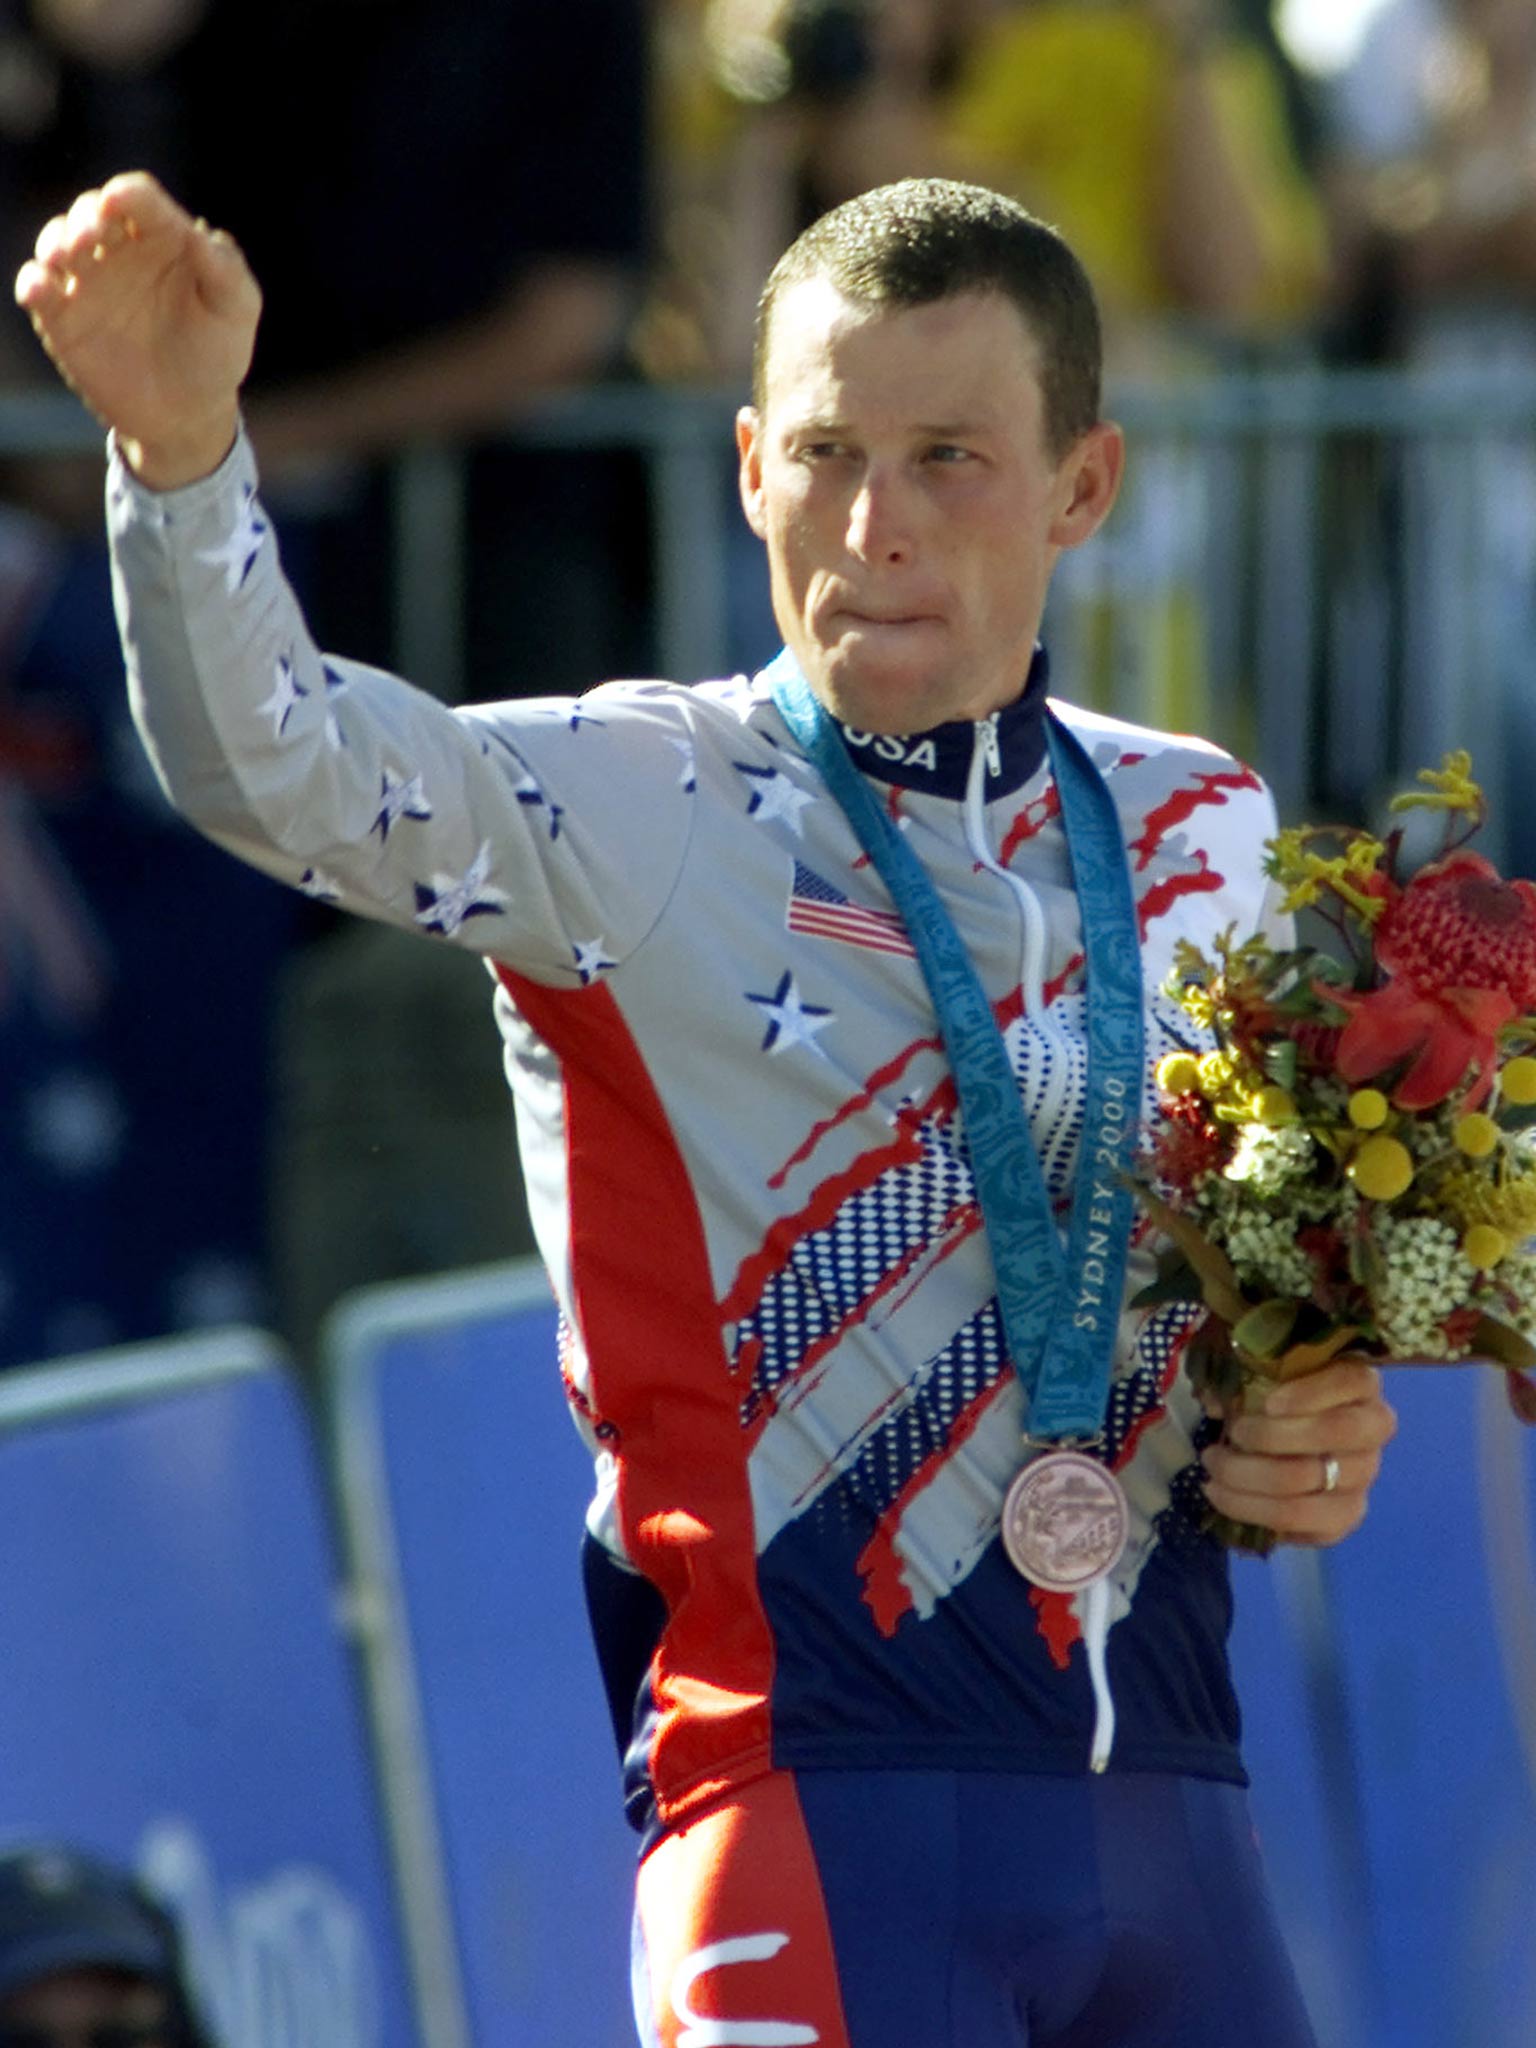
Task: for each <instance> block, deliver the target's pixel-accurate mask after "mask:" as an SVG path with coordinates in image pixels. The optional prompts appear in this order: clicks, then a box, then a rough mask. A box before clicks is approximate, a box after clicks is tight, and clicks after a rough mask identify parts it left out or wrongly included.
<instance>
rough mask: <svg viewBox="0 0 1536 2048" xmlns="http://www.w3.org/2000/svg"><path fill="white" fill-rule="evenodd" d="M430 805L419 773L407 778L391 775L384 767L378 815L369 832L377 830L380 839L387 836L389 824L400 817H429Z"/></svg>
mask: <svg viewBox="0 0 1536 2048" xmlns="http://www.w3.org/2000/svg"><path fill="white" fill-rule="evenodd" d="M431 815H432V806H431V805H430V804H429V803H428V802H427V793H426V790H425V789H424V788H423V787H422V780H421V777H420V776H419V775H413V776H411V777H410V779H409V780H407V779H406V777H405V776H403V775H402V776H398V777H396V776H393V775H391V774H390V772H389V770H388V769H387V768H386V769H385V770H384V780H383V783H382V785H381V786H380V789H379V815H378V816H377V817H376V818H375V819H374V821H373V823H372V824H371V825H370V826H369V828H368V829H369V831H370V832H377V833H378V835H379V839H380V841H381V842H382V841H384V840H386V839H388V837H389V828H390V827H391V825H397V824H399V822H400V820H401V819H402V818H415V819H418V820H420V819H423V818H430V817H431Z"/></svg>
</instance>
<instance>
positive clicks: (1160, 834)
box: [1130, 767, 1264, 868]
mask: <svg viewBox="0 0 1536 2048" xmlns="http://www.w3.org/2000/svg"><path fill="white" fill-rule="evenodd" d="M1263 786H1264V785H1263V784H1262V783H1261V782H1260V780H1259V778H1258V776H1257V775H1255V774H1254V772H1253V770H1252V769H1251V768H1243V767H1238V768H1236V769H1226V770H1218V771H1217V772H1215V773H1213V774H1207V775H1197V776H1196V777H1195V786H1194V788H1193V789H1176V790H1175V791H1174V793H1173V795H1172V796H1170V797H1167V798H1165V800H1164V801H1163V802H1162V803H1160V804H1157V805H1155V806H1154V808H1153V809H1152V810H1150V811H1148V813H1147V815H1146V819H1145V822H1144V823H1143V825H1142V828H1141V837H1140V838H1139V839H1133V840H1132V841H1131V848H1130V850H1131V852H1132V853H1134V854H1136V855H1137V856H1138V858H1137V861H1136V866H1137V867H1138V868H1144V867H1145V866H1146V865H1147V863H1148V861H1149V860H1151V858H1152V856H1153V855H1154V854H1155V853H1156V852H1157V849H1158V847H1159V846H1160V845H1161V844H1162V842H1163V840H1164V839H1165V838H1166V836H1167V835H1168V833H1170V832H1171V831H1172V830H1173V828H1174V826H1175V825H1182V824H1184V823H1185V822H1186V821H1187V820H1188V819H1190V818H1192V817H1193V816H1194V814H1195V812H1196V811H1198V810H1199V809H1200V808H1201V807H1202V805H1204V804H1224V803H1225V802H1226V800H1227V796H1226V793H1227V791H1228V790H1229V789H1262V788H1263Z"/></svg>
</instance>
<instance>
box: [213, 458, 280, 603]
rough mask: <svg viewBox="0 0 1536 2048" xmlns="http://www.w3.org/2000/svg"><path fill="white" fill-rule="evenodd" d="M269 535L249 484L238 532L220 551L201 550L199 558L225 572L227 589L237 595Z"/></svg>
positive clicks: (237, 523)
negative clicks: (236, 592)
mask: <svg viewBox="0 0 1536 2048" xmlns="http://www.w3.org/2000/svg"><path fill="white" fill-rule="evenodd" d="M266 536H267V522H266V521H265V519H263V518H262V516H261V514H260V512H258V510H257V509H256V493H255V492H254V491H253V490H252V488H251V486H250V485H249V484H247V485H246V487H245V497H244V499H243V501H242V503H241V506H240V517H239V519H238V520H237V521H236V523H235V530H234V532H233V533H232V534H231V535H230V536H229V538H228V540H225V541H221V542H220V544H219V545H218V547H216V548H199V549H198V551H197V559H198V560H199V561H200V562H207V563H208V564H209V565H210V566H211V567H214V568H219V569H222V570H223V571H224V588H225V590H226V591H227V592H228V593H229V594H230V595H231V596H233V594H234V592H235V591H237V590H238V589H239V588H240V586H241V584H242V583H244V581H245V579H246V577H247V576H249V575H250V573H251V565H252V564H253V563H254V561H255V560H256V557H257V556H258V555H259V554H260V553H261V544H262V542H263V541H264V540H265V539H266Z"/></svg>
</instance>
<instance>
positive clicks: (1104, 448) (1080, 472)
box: [1049, 420, 1125, 548]
mask: <svg viewBox="0 0 1536 2048" xmlns="http://www.w3.org/2000/svg"><path fill="white" fill-rule="evenodd" d="M1124 474H1125V436H1124V434H1123V433H1121V431H1120V429H1119V428H1118V427H1117V426H1116V425H1115V423H1114V421H1113V420H1100V421H1099V423H1098V425H1097V426H1093V427H1090V428H1089V429H1088V431H1087V433H1086V434H1084V435H1083V436H1082V438H1081V440H1079V441H1077V442H1075V443H1074V444H1073V446H1072V448H1071V450H1070V451H1069V452H1068V454H1067V456H1066V458H1065V460H1064V461H1063V463H1062V465H1061V475H1060V489H1061V496H1060V509H1059V510H1058V512H1057V514H1056V517H1055V519H1054V520H1053V521H1052V523H1051V529H1050V534H1049V538H1050V540H1051V542H1052V544H1053V545H1054V546H1056V547H1059V548H1079V547H1081V546H1082V544H1083V542H1084V541H1085V540H1088V539H1090V538H1091V537H1092V536H1093V535H1094V534H1096V533H1097V532H1098V530H1099V528H1100V527H1101V526H1102V525H1103V524H1104V522H1105V520H1106V519H1107V518H1108V517H1109V515H1110V513H1111V511H1112V510H1113V509H1114V503H1115V500H1116V498H1117V497H1118V496H1119V495H1120V479H1121V477H1122V476H1123V475H1124Z"/></svg>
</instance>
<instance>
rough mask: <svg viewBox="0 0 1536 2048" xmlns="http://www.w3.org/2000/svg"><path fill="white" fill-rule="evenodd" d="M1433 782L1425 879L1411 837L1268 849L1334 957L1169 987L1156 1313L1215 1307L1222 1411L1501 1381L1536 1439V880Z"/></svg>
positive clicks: (1197, 1362)
mask: <svg viewBox="0 0 1536 2048" xmlns="http://www.w3.org/2000/svg"><path fill="white" fill-rule="evenodd" d="M1419 781H1420V783H1421V785H1423V787H1422V788H1420V789H1419V790H1416V791H1413V792H1410V793H1408V794H1405V795H1403V796H1400V797H1398V798H1396V799H1395V800H1394V803H1393V807H1392V808H1393V810H1394V811H1395V812H1399V813H1401V812H1405V811H1410V810H1413V809H1415V808H1420V807H1422V808H1427V809H1430V810H1432V811H1435V812H1438V813H1439V814H1440V816H1441V819H1442V821H1443V828H1444V829H1443V836H1442V841H1441V845H1440V847H1439V851H1438V854H1437V856H1436V857H1435V858H1433V859H1431V860H1430V861H1429V862H1428V864H1427V865H1424V866H1422V867H1420V868H1418V870H1417V871H1416V872H1415V873H1413V874H1412V875H1411V876H1410V877H1409V878H1407V879H1403V878H1401V875H1400V867H1401V865H1402V861H1403V844H1402V842H1403V837H1404V830H1403V827H1402V825H1400V824H1399V825H1396V826H1395V827H1394V829H1393V830H1392V831H1391V832H1389V833H1388V835H1387V836H1386V837H1385V838H1384V839H1381V838H1377V837H1375V836H1374V835H1373V834H1371V833H1369V832H1366V831H1361V830H1351V829H1346V828H1335V827H1323V828H1313V827H1310V826H1303V827H1300V828H1297V829H1294V830H1290V831H1282V832H1281V833H1279V835H1278V836H1277V837H1276V838H1274V839H1272V840H1271V841H1270V842H1269V843H1268V847H1267V849H1266V859H1265V869H1266V872H1267V873H1268V874H1269V875H1270V876H1271V877H1272V878H1273V879H1274V880H1275V882H1276V883H1277V884H1278V885H1279V886H1280V888H1281V890H1282V891H1283V892H1284V894H1283V899H1282V905H1281V907H1282V909H1284V910H1285V911H1290V912H1294V911H1297V910H1301V909H1303V908H1304V907H1310V908H1312V909H1314V910H1315V912H1316V913H1317V914H1318V915H1319V916H1320V917H1321V918H1322V919H1323V920H1326V922H1327V923H1328V924H1329V925H1330V926H1331V927H1332V928H1333V930H1334V931H1335V932H1336V933H1337V935H1338V940H1339V956H1338V957H1334V955H1333V953H1332V952H1331V951H1330V950H1324V948H1323V947H1320V946H1311V945H1299V946H1295V947H1289V948H1286V947H1282V946H1279V945H1276V944H1274V943H1272V942H1271V941H1270V940H1269V939H1268V938H1266V937H1264V936H1262V935H1257V936H1253V937H1248V938H1245V939H1243V940H1241V941H1240V942H1239V941H1238V940H1237V938H1236V937H1235V935H1234V933H1233V932H1232V931H1231V930H1229V931H1228V932H1227V933H1225V934H1224V935H1223V936H1222V937H1221V938H1220V939H1219V940H1218V941H1217V942H1216V944H1215V946H1214V948H1213V957H1210V958H1207V957H1206V955H1205V954H1203V953H1202V952H1200V951H1199V950H1198V949H1197V948H1195V947H1194V946H1191V945H1188V944H1185V945H1184V946H1182V947H1181V948H1180V950H1179V952H1178V954H1177V956H1176V958H1175V961H1174V965H1173V970H1172V973H1171V975H1170V977H1169V982H1168V993H1169V995H1170V996H1171V997H1172V998H1173V999H1174V1000H1175V1001H1176V1002H1177V1003H1178V1004H1179V1006H1180V1007H1181V1009H1182V1010H1183V1012H1184V1013H1185V1015H1186V1017H1187V1018H1188V1020H1189V1023H1190V1025H1191V1027H1192V1029H1191V1031H1190V1043H1189V1047H1188V1049H1187V1050H1186V1051H1182V1052H1174V1053H1170V1054H1169V1055H1168V1056H1167V1057H1166V1058H1164V1059H1163V1060H1161V1061H1160V1062H1159V1065H1158V1069H1157V1083H1158V1094H1159V1104H1158V1114H1157V1117H1156V1119H1155V1122H1154V1125H1153V1128H1152V1130H1151V1132H1150V1133H1149V1135H1148V1137H1147V1139H1146V1142H1145V1144H1144V1147H1143V1150H1142V1152H1141V1154H1140V1156H1139V1158H1138V1161H1137V1163H1136V1167H1135V1175H1136V1180H1137V1191H1138V1195H1139V1197H1140V1199H1141V1201H1142V1204H1143V1206H1144V1207H1145V1209H1146V1211H1147V1213H1148V1214H1149V1215H1150V1217H1151V1219H1152V1221H1153V1222H1154V1223H1155V1224H1157V1225H1158V1227H1159V1228H1160V1229H1161V1230H1162V1231H1163V1232H1164V1233H1165V1235H1166V1237H1167V1238H1168V1240H1169V1242H1170V1249H1169V1250H1168V1251H1167V1252H1166V1253H1165V1255H1164V1257H1163V1259H1162V1261H1161V1264H1160V1269H1159V1276H1158V1279H1157V1281H1156V1282H1155V1283H1154V1284H1153V1285H1152V1286H1151V1287H1149V1288H1147V1289H1145V1290H1144V1291H1143V1294H1142V1295H1141V1297H1140V1301H1141V1302H1142V1303H1143V1304H1146V1303H1149V1302H1153V1301H1163V1300H1169V1299H1174V1298H1178V1297H1180V1296H1183V1297H1186V1298H1198V1299H1202V1300H1203V1301H1204V1303H1205V1305H1206V1308H1207V1310H1208V1311H1209V1313H1208V1314H1207V1316H1206V1318H1205V1321H1204V1323H1203V1325H1202V1327H1201V1329H1200V1331H1199V1332H1198V1333H1197V1335H1196V1336H1195V1338H1194V1339H1192V1346H1193V1349H1192V1353H1191V1359H1190V1365H1191V1370H1192V1372H1193V1375H1194V1378H1195V1382H1196V1385H1197V1386H1198V1387H1201V1388H1202V1389H1204V1388H1209V1389H1210V1390H1211V1391H1212V1392H1213V1393H1214V1394H1215V1395H1216V1396H1217V1398H1218V1399H1219V1400H1220V1401H1221V1402H1222V1403H1223V1405H1225V1406H1227V1407H1228V1408H1229V1409H1230V1408H1231V1407H1232V1406H1234V1405H1236V1404H1240V1403H1242V1402H1243V1401H1253V1400H1255V1399H1257V1400H1260V1401H1261V1400H1262V1389H1263V1385H1264V1383H1265V1382H1266V1381H1275V1380H1284V1379H1289V1378H1292V1377H1294V1376H1296V1375H1298V1374H1301V1373H1305V1372H1309V1371H1314V1370H1316V1369H1317V1368H1318V1367H1320V1366H1322V1365H1325V1364H1326V1363H1327V1362H1328V1361H1329V1360H1330V1359H1332V1358H1334V1357H1336V1356H1337V1355H1339V1354H1340V1353H1341V1352H1344V1351H1346V1350H1348V1351H1350V1352H1355V1353H1363V1354H1365V1355H1367V1356H1370V1357H1374V1358H1377V1359H1379V1360H1382V1361H1397V1362H1414V1363H1431V1362H1441V1361H1443V1362H1448V1363H1449V1362H1457V1361H1461V1360H1474V1359H1475V1360H1479V1361H1483V1362H1486V1363H1489V1364H1492V1365H1494V1366H1496V1367H1497V1368H1499V1369H1501V1370H1502V1371H1504V1372H1505V1373H1506V1374H1507V1385H1508V1388H1509V1393H1510V1400H1511V1404H1512V1406H1513V1407H1514V1409H1515V1412H1516V1414H1517V1415H1519V1416H1520V1418H1521V1419H1522V1420H1523V1421H1525V1422H1536V1380H1533V1379H1532V1378H1531V1377H1530V1368H1532V1367H1536V1341H1533V1340H1536V1248H1533V1247H1531V1246H1530V1243H1529V1241H1530V1240H1531V1239H1532V1237H1533V1235H1536V1128H1533V1127H1536V884H1533V883H1530V882H1524V881H1505V880H1504V879H1503V878H1502V877H1501V876H1500V875H1499V873H1498V871H1497V870H1496V869H1495V868H1494V867H1493V865H1492V864H1491V863H1490V862H1489V861H1487V860H1485V859H1483V858H1482V857H1481V856H1480V855H1479V854H1476V853H1472V852H1469V851H1468V850H1467V849H1466V844H1465V842H1466V841H1467V840H1468V839H1469V838H1470V837H1471V835H1472V833H1473V832H1475V831H1476V829H1477V828H1478V826H1479V825H1480V824H1481V823H1482V822H1483V817H1484V804H1483V797H1482V792H1481V791H1480V790H1479V788H1478V787H1477V785H1476V783H1474V782H1473V781H1472V779H1471V761H1470V758H1469V756H1467V755H1466V754H1459V753H1458V754H1448V755H1447V756H1446V757H1445V762H1444V765H1443V767H1442V768H1441V769H1439V770H1425V771H1423V772H1422V773H1421V774H1420V776H1419ZM1329 943H1330V946H1331V944H1332V942H1331V941H1330V942H1329ZM1211 1526H1212V1528H1213V1529H1214V1530H1215V1531H1216V1533H1218V1534H1219V1535H1221V1536H1222V1537H1223V1538H1224V1539H1225V1540H1227V1541H1228V1542H1230V1543H1233V1544H1235V1545H1237V1546H1239V1547H1242V1548H1249V1549H1260V1550H1262V1549H1266V1548H1268V1547H1269V1543H1270V1542H1272V1541H1273V1538H1272V1537H1267V1532H1263V1531H1258V1530H1252V1529H1248V1528H1246V1527H1241V1526H1238V1525H1235V1524H1230V1523H1228V1522H1227V1521H1226V1520H1225V1518H1223V1517H1219V1516H1215V1515H1214V1514H1213V1515H1212V1517H1211Z"/></svg>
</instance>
